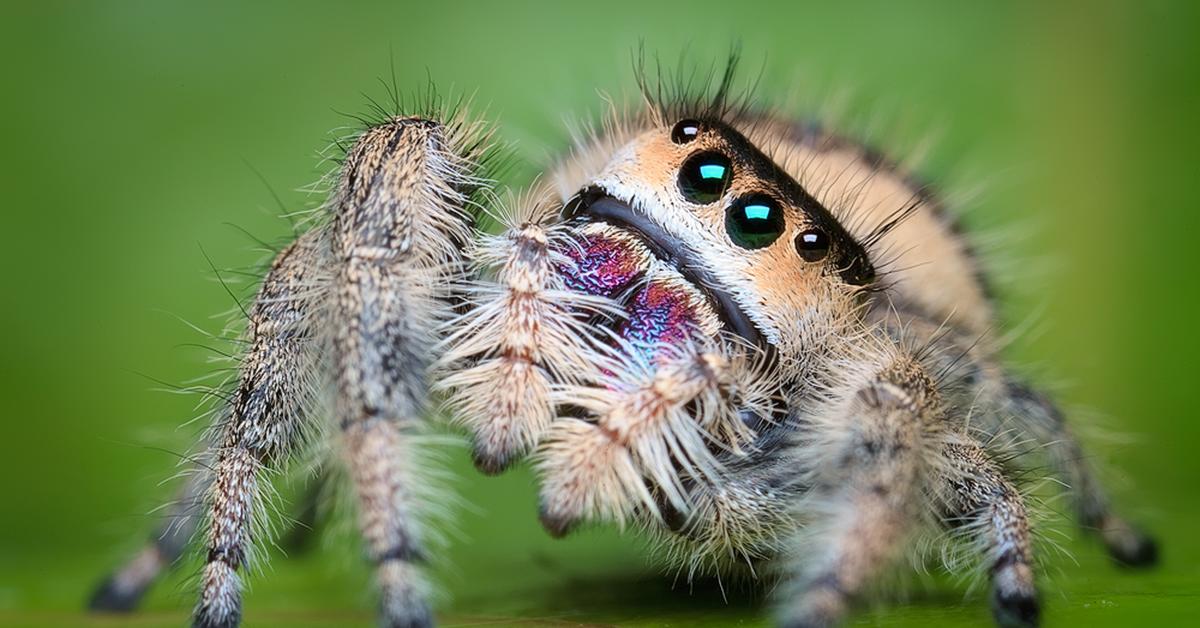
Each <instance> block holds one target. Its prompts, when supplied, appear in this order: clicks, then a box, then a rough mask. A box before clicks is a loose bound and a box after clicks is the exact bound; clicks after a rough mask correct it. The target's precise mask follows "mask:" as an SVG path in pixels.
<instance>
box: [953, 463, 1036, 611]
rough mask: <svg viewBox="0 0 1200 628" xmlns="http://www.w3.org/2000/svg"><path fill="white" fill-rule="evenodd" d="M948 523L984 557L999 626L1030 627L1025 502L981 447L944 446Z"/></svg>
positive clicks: (1032, 602)
mask: <svg viewBox="0 0 1200 628" xmlns="http://www.w3.org/2000/svg"><path fill="white" fill-rule="evenodd" d="M943 454H944V461H945V465H946V466H945V469H944V473H945V477H944V481H945V482H947V483H948V485H949V487H950V494H949V502H950V504H949V506H950V508H949V510H950V512H951V517H950V520H949V521H948V523H949V524H951V525H953V526H955V527H961V528H963V529H966V530H969V531H970V532H971V533H972V534H973V535H974V536H976V537H977V539H978V540H979V541H980V544H981V550H982V551H983V552H984V553H985V554H986V555H987V557H988V560H989V561H990V565H989V569H990V573H991V576H992V613H993V614H994V615H995V618H996V623H998V624H1000V625H1001V626H1036V625H1037V624H1038V618H1039V607H1038V599H1037V588H1036V586H1035V585H1034V573H1033V562H1032V560H1033V552H1032V548H1031V541H1030V529H1029V520H1028V517H1027V515H1026V512H1025V504H1024V502H1023V500H1022V498H1021V495H1020V494H1019V493H1018V492H1017V490H1016V489H1015V488H1014V487H1013V486H1012V484H1010V483H1009V482H1008V480H1006V479H1004V476H1003V475H1002V473H1001V471H1000V468H999V467H998V466H997V465H996V464H995V463H994V462H993V461H992V460H990V459H989V458H988V456H987V454H986V453H985V452H984V450H983V448H982V447H979V446H978V445H975V444H972V443H953V444H948V445H946V448H945V451H944V452H943Z"/></svg>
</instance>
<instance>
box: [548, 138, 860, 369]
mask: <svg viewBox="0 0 1200 628" xmlns="http://www.w3.org/2000/svg"><path fill="white" fill-rule="evenodd" d="M565 213H566V215H567V216H568V218H570V219H573V220H577V221H580V222H582V223H584V224H585V225H586V227H587V228H588V229H590V230H592V232H593V233H594V234H595V235H593V237H591V238H590V239H587V240H585V245H584V247H582V248H583V251H584V256H585V257H586V256H590V255H593V252H592V251H591V248H592V247H595V246H599V247H600V248H603V249H605V251H607V252H606V253H605V254H606V255H608V256H609V257H611V256H612V250H613V249H617V250H620V251H624V252H625V257H627V258H629V259H626V260H625V263H624V265H623V266H621V267H622V268H625V269H626V272H633V271H634V270H636V269H638V268H645V267H648V266H647V264H646V263H643V264H641V266H639V263H638V260H642V259H649V260H650V261H649V262H648V264H649V266H654V265H658V266H659V267H662V266H665V267H667V269H666V270H665V271H659V274H660V275H662V274H664V273H665V274H666V279H668V280H670V279H671V277H670V274H671V273H672V271H673V272H674V273H676V274H677V277H675V278H674V279H673V280H672V281H666V283H664V284H663V285H662V286H661V287H660V292H662V291H666V292H667V293H671V291H672V290H674V291H675V293H677V296H678V297H679V298H678V299H676V300H677V301H679V302H680V303H683V304H684V306H681V308H678V309H681V310H683V311H684V313H685V314H688V315H690V316H691V318H693V319H695V321H693V322H696V321H698V322H699V323H700V325H699V326H700V327H701V328H702V329H703V328H704V327H705V324H704V323H705V322H706V321H709V320H710V319H712V320H715V321H716V323H717V324H719V325H721V326H723V327H724V328H725V329H726V330H727V331H729V332H732V333H733V334H735V335H737V336H740V337H742V338H744V339H745V340H748V341H750V342H752V343H755V344H760V345H761V344H764V343H766V344H770V345H772V346H774V347H776V348H778V349H781V350H783V351H784V352H785V353H787V352H789V351H792V350H798V351H804V350H805V349H809V348H811V347H810V346H809V345H810V344H811V343H810V342H809V340H808V338H811V336H810V335H809V334H806V332H813V331H817V332H820V331H821V329H822V328H826V329H827V325H826V323H830V322H832V321H833V320H834V317H836V316H838V315H839V314H842V313H844V312H845V311H847V309H848V308H846V307H839V306H840V305H842V304H849V303H853V302H854V299H855V296H856V295H857V294H859V293H861V292H862V291H863V288H864V287H866V286H869V285H870V284H871V283H872V282H873V280H874V277H875V272H874V268H873V267H872V265H871V262H870V260H869V259H868V256H867V253H866V251H865V249H864V248H863V247H862V246H861V245H860V244H859V243H858V242H856V241H855V240H854V238H853V237H851V235H850V234H849V233H848V232H847V231H846V229H845V228H843V226H842V225H841V224H839V223H838V221H837V220H836V219H835V218H834V217H833V215H832V214H831V213H830V212H829V210H827V209H826V208H825V207H823V206H822V205H821V204H820V203H819V202H818V201H817V200H816V199H815V198H813V196H812V195H810V194H809V193H808V192H807V191H806V190H805V189H804V188H803V187H801V185H800V184H799V183H797V182H796V181H795V180H794V179H792V178H791V177H790V176H788V174H787V173H785V172H784V171H783V169H781V168H780V167H779V166H778V165H777V164H775V163H774V162H772V161H771V160H770V159H769V158H768V157H767V156H766V155H764V154H763V152H762V151H760V150H759V149H758V148H757V147H756V146H754V145H753V144H752V143H751V142H750V141H749V140H747V139H746V138H745V137H744V136H743V135H742V134H741V133H739V132H738V131H737V130H735V129H734V128H733V127H731V126H730V125H728V124H726V123H723V122H720V121H715V120H697V119H685V120H680V121H677V122H676V123H675V124H674V125H672V126H669V127H655V128H652V129H650V130H648V131H645V132H643V133H641V134H639V135H637V136H635V137H633V139H632V140H630V141H629V142H628V143H627V144H626V145H625V146H624V147H622V148H620V149H618V150H617V151H616V152H615V153H614V154H613V157H612V158H611V160H610V161H609V162H608V164H607V165H606V166H605V167H604V168H603V169H602V170H601V172H600V173H599V174H598V175H597V176H596V177H595V178H594V179H593V180H592V182H591V183H590V185H588V186H586V187H585V188H584V189H583V190H582V191H581V192H580V193H579V194H578V195H576V197H575V198H573V199H572V200H571V201H570V202H569V203H568V204H567V207H566V209H565ZM600 225H602V226H600ZM647 252H648V255H647ZM618 257H619V256H618ZM593 266H594V265H593ZM600 271H602V272H603V269H600ZM588 272H597V269H596V268H590V269H589V271H588ZM680 280H682V281H680ZM660 283H662V282H660ZM654 285H655V284H654V282H653V281H652V282H651V283H650V286H651V287H653V286H654ZM593 292H594V291H593ZM696 293H699V295H697V294H696ZM689 307H690V309H689ZM637 315H638V310H637V307H636V304H635V305H634V306H633V307H632V308H631V316H632V317H633V318H632V319H631V321H632V322H631V323H630V324H636V322H637V321H636V318H637ZM677 318H678V317H677ZM669 323H670V320H668V321H667V324H661V323H660V324H658V325H657V327H656V330H661V328H667V327H669ZM806 336H808V338H806Z"/></svg>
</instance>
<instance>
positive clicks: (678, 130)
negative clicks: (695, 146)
mask: <svg viewBox="0 0 1200 628" xmlns="http://www.w3.org/2000/svg"><path fill="white" fill-rule="evenodd" d="M697 135H700V121H699V120H692V119H687V120H680V121H679V122H677V123H675V128H673V129H671V141H672V142H675V143H676V144H687V143H688V142H690V141H692V140H694V139H696V136H697Z"/></svg>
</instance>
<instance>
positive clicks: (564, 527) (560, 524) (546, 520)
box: [538, 508, 575, 539]
mask: <svg viewBox="0 0 1200 628" xmlns="http://www.w3.org/2000/svg"><path fill="white" fill-rule="evenodd" d="M538 520H539V521H541V522H542V527H543V528H545V529H546V532H548V533H550V536H552V537H554V538H556V539H561V538H562V537H564V536H566V535H568V534H570V533H571V530H573V529H574V528H575V521H574V520H572V519H568V518H566V517H561V516H558V515H553V514H551V513H548V512H546V509H545V508H542V509H541V510H540V511H538Z"/></svg>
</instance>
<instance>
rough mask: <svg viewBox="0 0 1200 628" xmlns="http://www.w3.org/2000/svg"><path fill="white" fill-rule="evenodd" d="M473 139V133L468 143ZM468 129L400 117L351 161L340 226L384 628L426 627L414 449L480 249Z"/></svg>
mask: <svg viewBox="0 0 1200 628" xmlns="http://www.w3.org/2000/svg"><path fill="white" fill-rule="evenodd" d="M464 129H465V130H466V131H464ZM470 130H471V127H470V126H467V127H464V126H462V125H460V124H458V123H455V122H451V123H448V124H445V125H443V124H441V123H438V122H434V121H430V120H426V119H418V118H394V119H392V120H389V121H387V122H385V123H383V124H380V125H378V126H376V127H373V128H371V129H368V130H367V131H366V132H365V133H364V134H363V136H362V137H361V138H360V139H359V140H358V142H357V143H356V144H355V146H354V147H353V148H352V149H351V151H350V153H349V154H348V155H347V157H346V165H345V168H344V170H343V173H342V185H341V187H340V188H339V192H338V194H337V197H336V203H337V206H336V207H335V211H336V216H335V220H334V223H333V225H332V252H333V257H334V260H335V261H334V263H333V266H334V271H333V274H332V278H331V281H332V286H331V295H330V305H329V319H330V325H329V329H330V338H329V349H330V356H329V357H330V360H329V362H330V366H331V368H332V369H333V383H334V385H335V391H336V392H335V401H334V412H335V416H336V420H337V423H338V426H339V428H340V431H341V436H342V439H341V446H342V454H343V459H344V461H345V464H346V465H347V466H348V468H349V471H350V478H351V479H352V481H353V483H354V487H355V491H356V493H357V496H358V511H359V512H358V519H359V527H360V530H361V532H362V536H363V539H364V541H365V545H366V550H367V554H368V558H369V559H370V560H371V561H372V562H373V563H374V565H375V581H376V585H377V588H378V589H379V595H380V613H381V617H380V619H381V622H382V623H383V625H385V626H390V627H394V628H399V627H402V626H403V627H415V626H428V625H431V624H432V614H431V611H430V608H429V606H428V601H427V599H426V598H427V595H426V594H427V591H428V588H429V586H428V584H427V583H426V580H425V578H424V576H423V574H422V573H421V572H422V569H421V565H420V563H421V561H422V558H423V557H424V555H425V547H424V545H425V541H426V540H427V539H426V538H425V535H424V534H423V533H422V527H421V525H420V523H421V515H422V514H423V513H424V511H425V509H424V508H422V504H421V503H420V499H419V497H420V491H421V490H422V489H423V488H424V485H425V484H426V482H425V480H424V479H422V478H420V477H418V476H417V471H418V466H419V465H418V463H417V461H416V456H417V454H418V453H419V447H418V443H417V442H415V441H414V437H415V436H416V434H417V433H419V432H420V431H421V428H422V426H423V425H424V421H423V416H424V414H425V411H426V405H427V397H428V390H427V388H428V381H427V369H428V368H429V366H430V364H431V363H432V361H433V360H432V358H433V355H432V354H433V347H434V346H435V345H436V344H437V335H438V333H439V330H440V326H441V325H442V324H444V322H445V321H446V320H447V319H449V318H450V315H451V304H452V300H453V299H454V298H455V297H456V296H459V293H458V292H457V290H458V289H459V288H460V286H461V279H462V273H463V272H464V260H463V249H464V248H465V247H466V245H467V243H468V242H469V240H470V233H471V230H470V229H471V225H470V220H469V217H468V215H467V214H466V204H467V202H468V197H467V195H468V194H469V192H470V191H471V190H472V189H473V188H476V187H478V186H479V185H482V182H481V181H479V180H478V179H477V178H475V177H474V176H473V174H472V172H473V169H474V168H475V166H476V163H475V161H474V159H473V158H472V156H473V155H476V156H477V153H474V152H473V151H477V150H479V149H480V148H479V147H480V145H481V140H480V138H479V137H478V136H477V135H471V134H470Z"/></svg>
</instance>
